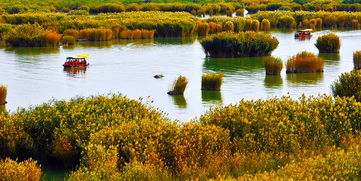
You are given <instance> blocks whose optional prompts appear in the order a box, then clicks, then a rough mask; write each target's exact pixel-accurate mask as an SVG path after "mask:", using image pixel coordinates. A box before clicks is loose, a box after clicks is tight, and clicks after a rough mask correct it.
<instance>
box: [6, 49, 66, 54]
mask: <svg viewBox="0 0 361 181" xmlns="http://www.w3.org/2000/svg"><path fill="white" fill-rule="evenodd" d="M5 51H8V52H14V53H15V54H16V55H18V56H34V55H45V54H58V53H59V51H60V49H59V47H26V48H25V47H22V48H13V47H6V48H5Z"/></svg>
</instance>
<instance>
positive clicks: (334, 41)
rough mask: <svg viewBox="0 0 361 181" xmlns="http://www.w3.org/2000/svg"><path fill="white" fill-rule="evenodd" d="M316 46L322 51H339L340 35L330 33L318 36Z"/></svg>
mask: <svg viewBox="0 0 361 181" xmlns="http://www.w3.org/2000/svg"><path fill="white" fill-rule="evenodd" d="M315 46H316V47H317V49H318V51H319V52H320V53H339V51H340V47H341V41H340V37H338V36H337V35H336V34H333V33H329V34H327V35H323V36H320V37H318V38H317V40H316V44H315Z"/></svg>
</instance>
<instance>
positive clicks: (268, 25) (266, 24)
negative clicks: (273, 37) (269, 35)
mask: <svg viewBox="0 0 361 181" xmlns="http://www.w3.org/2000/svg"><path fill="white" fill-rule="evenodd" d="M261 30H263V31H269V30H271V23H270V22H269V21H268V19H263V20H262V22H261Z"/></svg>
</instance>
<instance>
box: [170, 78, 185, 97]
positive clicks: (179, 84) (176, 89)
mask: <svg viewBox="0 0 361 181" xmlns="http://www.w3.org/2000/svg"><path fill="white" fill-rule="evenodd" d="M187 84H188V80H187V78H186V77H184V76H179V77H178V79H177V80H175V81H174V84H173V89H172V90H171V91H169V92H168V94H169V95H183V93H184V90H185V89H186V87H187Z"/></svg>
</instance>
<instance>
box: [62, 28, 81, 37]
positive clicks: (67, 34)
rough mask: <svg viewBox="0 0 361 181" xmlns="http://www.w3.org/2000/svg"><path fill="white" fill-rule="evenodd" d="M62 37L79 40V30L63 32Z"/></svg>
mask: <svg viewBox="0 0 361 181" xmlns="http://www.w3.org/2000/svg"><path fill="white" fill-rule="evenodd" d="M63 36H72V37H74V38H75V39H76V40H77V39H78V38H79V30H76V29H67V30H65V31H64V32H63Z"/></svg>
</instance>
